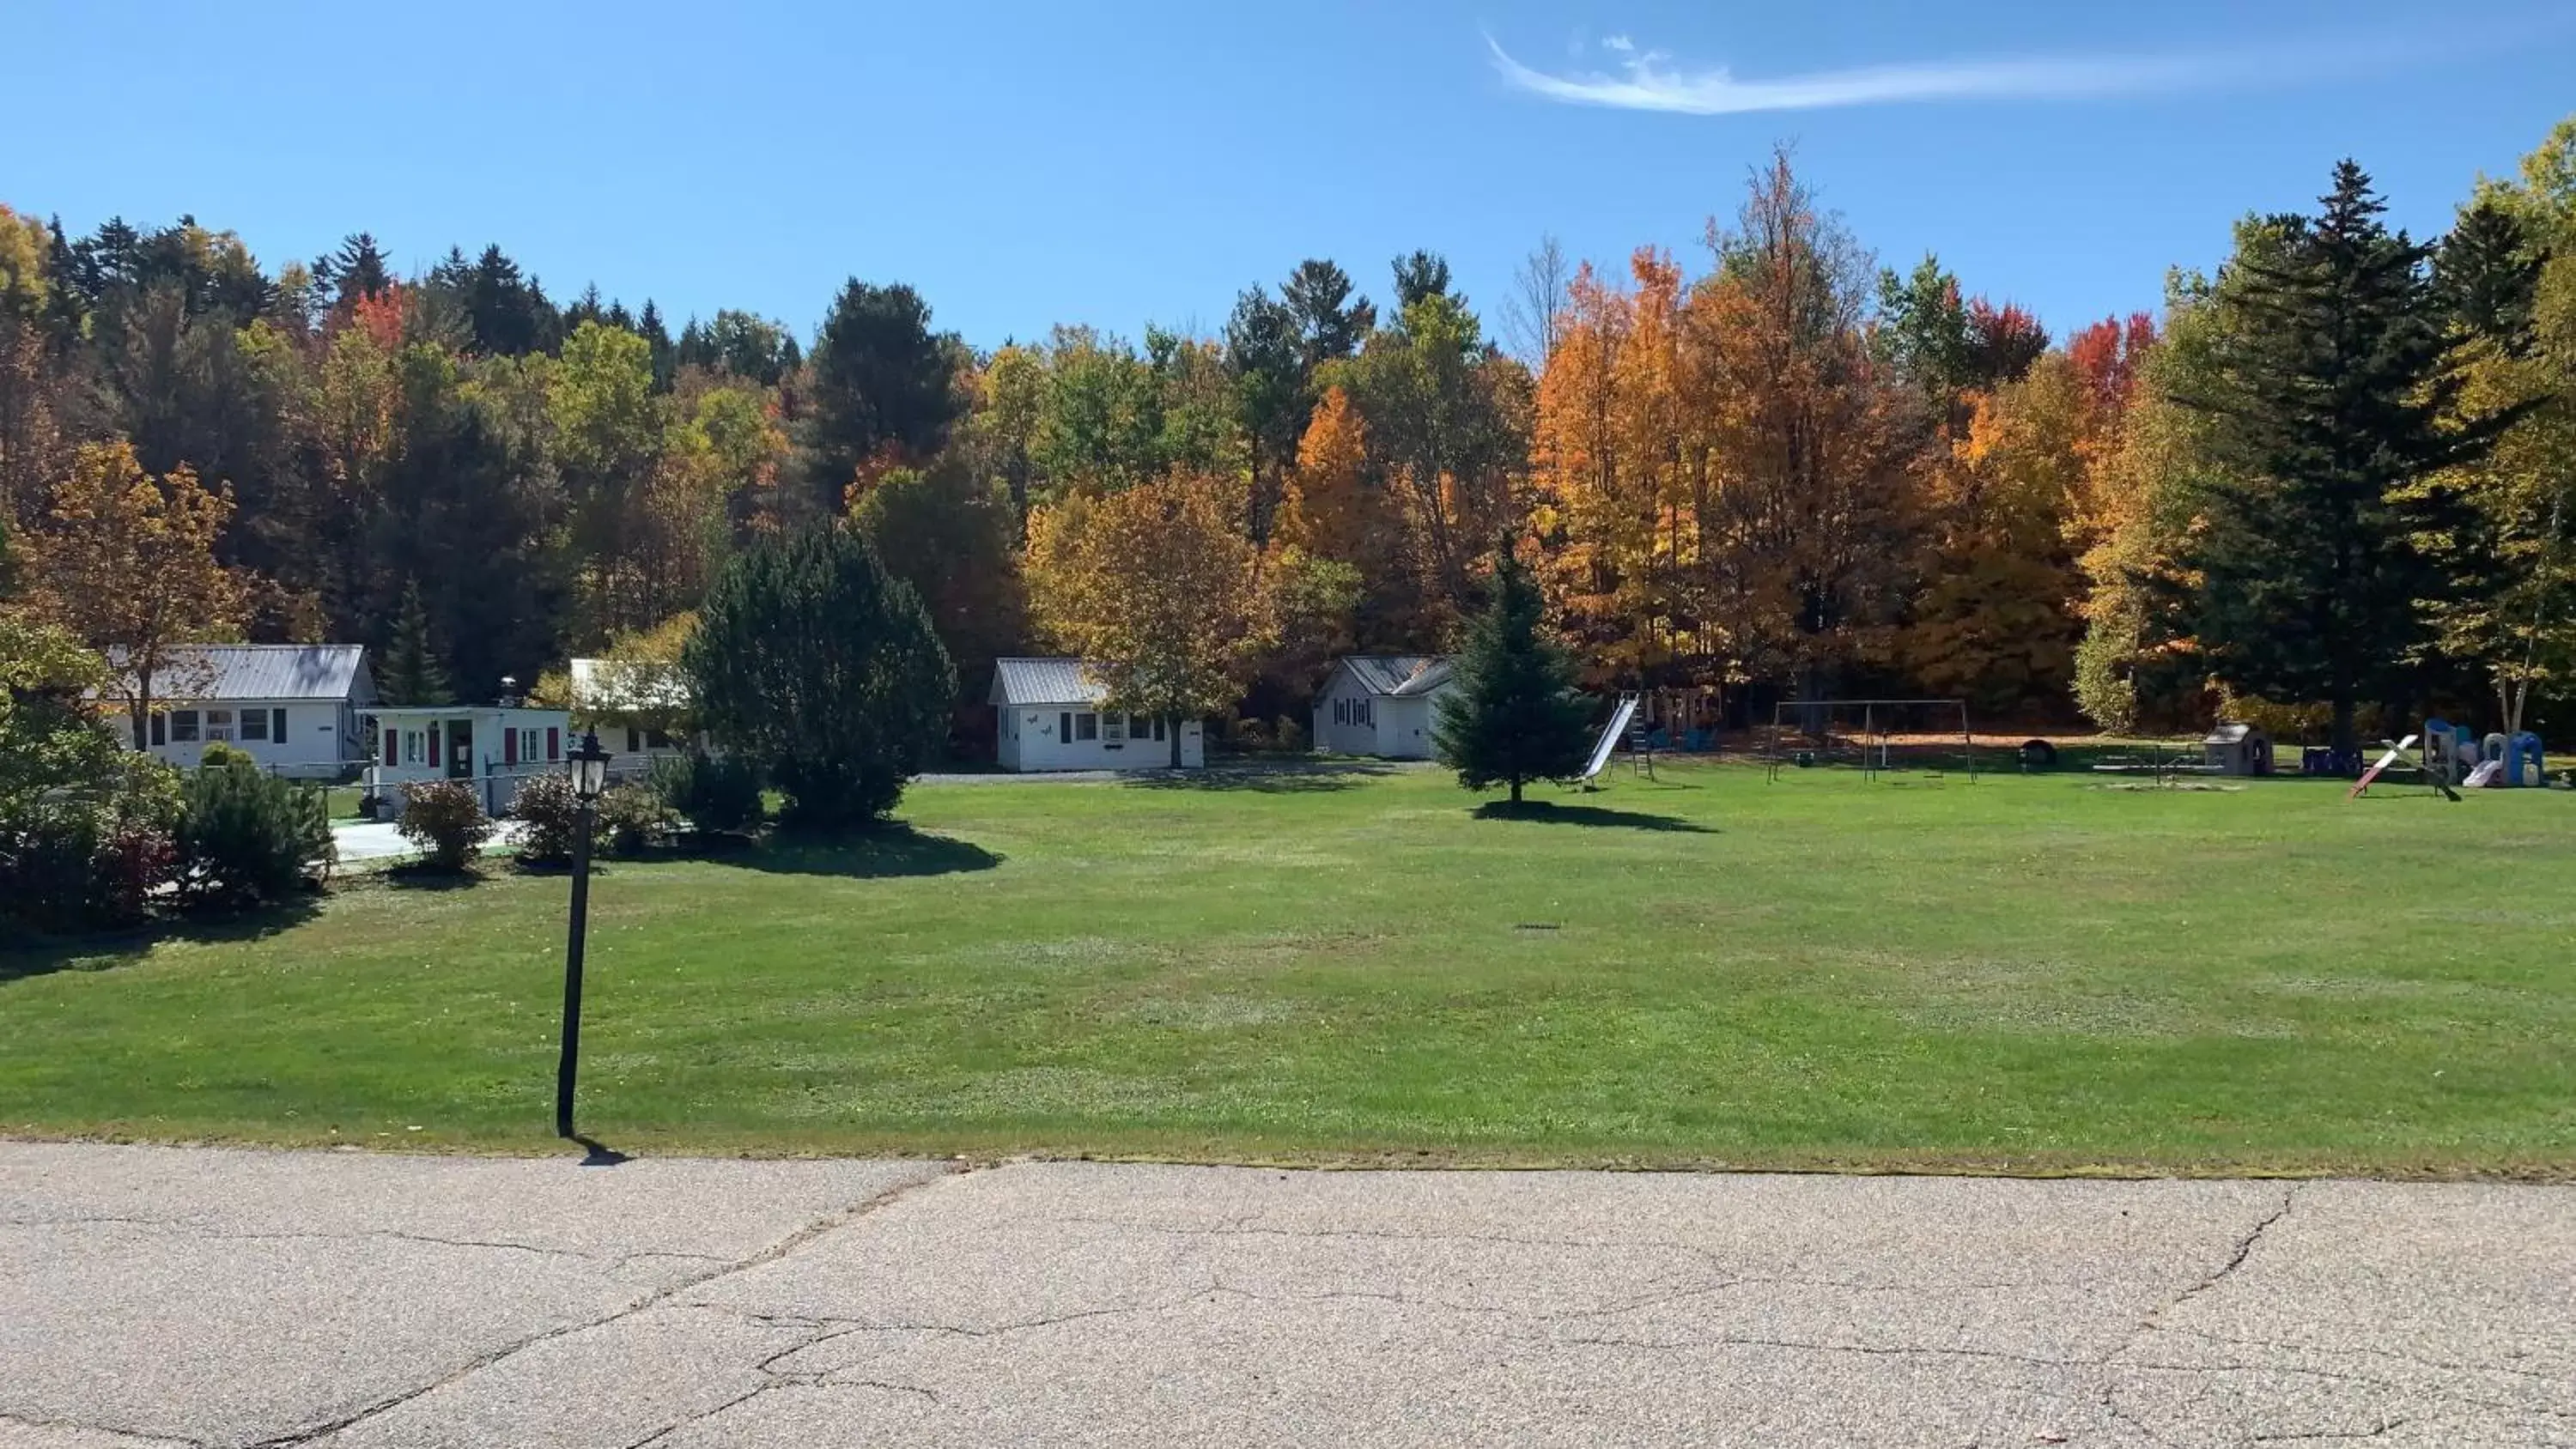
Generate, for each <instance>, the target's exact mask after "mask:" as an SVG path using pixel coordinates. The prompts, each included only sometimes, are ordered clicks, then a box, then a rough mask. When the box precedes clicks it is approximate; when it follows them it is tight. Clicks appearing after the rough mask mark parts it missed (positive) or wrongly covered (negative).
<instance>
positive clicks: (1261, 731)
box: [1225, 719, 1270, 750]
mask: <svg viewBox="0 0 2576 1449" xmlns="http://www.w3.org/2000/svg"><path fill="white" fill-rule="evenodd" d="M1225 738H1226V743H1227V744H1230V745H1232V746H1233V747H1234V748H1236V749H1238V750H1265V749H1268V748H1269V747H1270V727H1269V726H1268V725H1265V724H1263V723H1262V722H1261V721H1259V720H1257V719H1238V720H1230V721H1228V722H1227V724H1226V727H1225Z"/></svg>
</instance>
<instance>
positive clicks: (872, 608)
mask: <svg viewBox="0 0 2576 1449" xmlns="http://www.w3.org/2000/svg"><path fill="white" fill-rule="evenodd" d="M680 663H681V668H682V669H683V670H684V671H686V673H687V675H688V679H689V690H690V697H691V699H692V700H694V701H695V703H696V706H697V711H698V720H699V724H700V727H701V728H702V729H703V731H704V733H705V735H706V739H707V742H708V743H709V744H711V745H713V746H715V747H716V748H717V749H719V750H722V751H724V752H725V753H727V754H729V755H732V756H735V757H737V758H739V759H743V760H747V761H749V762H751V763H752V764H754V765H757V766H758V767H759V768H760V770H761V772H762V773H763V774H765V775H767V776H768V777H769V780H770V783H772V784H774V785H776V786H777V787H778V789H779V790H780V792H782V793H783V794H785V795H786V796H787V818H788V819H789V820H791V821H794V822H796V823H798V824H805V825H824V826H832V825H857V824H864V823H865V822H867V821H869V820H872V819H875V818H876V817H879V816H882V815H884V814H885V813H886V812H887V811H889V810H892V809H893V808H894V806H895V802H896V801H897V800H898V799H900V798H902V795H903V785H904V781H906V780H908V779H910V778H911V777H912V776H914V775H917V774H919V773H920V772H921V769H922V767H923V766H924V765H926V764H928V763H929V762H930V759H931V756H932V752H933V751H935V750H936V749H937V748H938V746H939V744H940V742H941V740H943V739H944V738H945V737H946V735H947V726H948V707H949V699H950V696H951V694H952V693H953V692H954V690H955V688H956V678H955V675H954V673H953V672H952V671H951V669H950V668H949V663H948V652H947V650H945V649H943V648H941V647H940V643H939V635H938V634H937V632H935V631H934V630H933V629H932V627H931V622H930V614H929V612H928V611H927V610H925V609H924V608H923V607H922V604H921V596H920V595H919V594H916V593H914V592H913V590H912V586H911V585H910V584H907V583H905V582H903V581H902V580H901V579H899V578H897V577H895V576H894V574H893V573H891V572H890V571H889V570H888V569H887V568H886V567H885V565H884V564H883V563H882V562H880V561H879V560H878V558H877V551H876V549H875V548H874V547H873V546H872V545H870V544H869V543H868V541H867V539H866V538H865V537H863V536H862V535H860V534H859V533H858V532H856V531H855V530H852V529H846V528H819V529H812V530H808V531H806V532H804V533H800V534H796V535H793V536H791V537H789V538H786V539H784V540H776V541H771V540H764V541H762V542H760V543H758V544H755V545H754V546H753V547H751V548H749V549H746V550H744V551H743V552H741V553H738V554H736V555H734V557H733V559H732V560H731V561H730V562H728V563H727V564H726V565H725V570H724V572H723V573H722V574H720V575H718V576H717V578H716V582H715V587H714V588H713V589H712V590H710V591H709V592H708V595H707V602H706V605H705V607H704V608H702V609H700V610H699V611H698V629H697V632H696V633H695V634H692V635H690V636H689V642H688V644H687V645H686V646H685V647H684V648H683V649H682V650H681V653H680Z"/></svg>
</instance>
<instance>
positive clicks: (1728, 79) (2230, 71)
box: [1485, 35, 2351, 116]
mask: <svg viewBox="0 0 2576 1449" xmlns="http://www.w3.org/2000/svg"><path fill="white" fill-rule="evenodd" d="M1485 45H1486V47H1487V48H1488V49H1490V50H1491V51H1492V52H1493V56H1494V68H1495V69H1496V70H1497V71H1500V72H1501V73H1502V76H1503V78H1504V79H1505V80H1507V81H1509V82H1510V83H1511V84H1512V85H1514V86H1516V87H1518V88H1519V89H1521V90H1524V91H1528V92H1529V93H1531V94H1532V95H1538V96H1544V97H1546V98H1547V99H1549V100H1553V101H1564V102H1566V103H1568V104H1571V105H1584V106H1611V107H1616V108H1619V109H1622V110H1632V111H1673V112H1678V113H1681V114H1684V115H1692V116H1726V115H1738V114H1743V113H1747V112H1753V111H1806V110H1817V109H1821V108H1824V107H1829V106H1870V105H1892V104H1900V103H1905V102H1918V101H1966V100H1995V101H2002V100H2078V99H2087V98H2093V97H2105V96H2122V95H2141V94H2148V93H2153V92H2165V91H2178V90H2189V89H2197V88H2203V87H2209V86H2220V85H2229V84H2237V83H2243V82H2249V81H2254V80H2259V79H2279V78H2281V76H2282V74H2283V71H2284V69H2285V68H2289V69H2298V70H2307V69H2309V68H2311V67H2312V66H2314V65H2315V64H2316V63H2317V62H2318V60H2319V59H2320V56H2319V54H2318V52H2317V51H2316V50H2313V49H2311V50H2305V51H2302V52H2299V53H2298V54H2296V55H2295V56H2292V55H2287V54H2276V53H2263V54H2257V53H2252V52H2236V53H2232V54H2226V55H2132V56H2057V57H2046V58H2027V59H2017V60H1955V61H1931V62H1924V63H1919V64H1912V65H1885V66H1869V67H1864V68H1860V69H1855V70H1831V71H1814V72H1811V73H1809V74H1806V75H1792V76H1781V77H1778V78H1776V79H1772V80H1738V79H1736V78H1735V75H1734V73H1733V72H1731V71H1729V70H1728V69H1727V68H1726V67H1724V66H1709V67H1705V68H1699V69H1688V68H1682V67H1678V66H1676V65H1675V64H1674V63H1673V59H1672V57H1671V56H1670V55H1667V54H1666V53H1664V52H1662V51H1658V50H1640V49H1638V48H1637V47H1636V45H1635V44H1634V43H1633V42H1632V41H1630V39H1629V38H1628V37H1627V36H1624V35H1614V36H1610V37H1608V38H1606V39H1604V40H1603V41H1602V42H1601V47H1602V49H1603V50H1605V51H1607V52H1609V53H1610V54H1609V60H1610V63H1611V65H1612V67H1613V68H1612V69H1611V70H1609V71H1596V72H1591V73H1573V74H1566V75H1550V74H1548V73H1546V72H1544V71H1538V70H1533V69H1531V68H1530V67H1528V66H1526V65H1523V64H1521V63H1520V62H1519V61H1517V60H1514V59H1513V58H1512V57H1511V55H1510V53H1509V52H1507V51H1505V50H1504V49H1503V47H1502V45H1501V43H1500V42H1498V41H1496V40H1495V39H1494V38H1493V36H1491V35H1487V36H1486V37H1485ZM2339 54H2340V56H2341V58H2346V59H2349V58H2351V53H2350V52H2349V51H2343V52H2340V53H2339Z"/></svg>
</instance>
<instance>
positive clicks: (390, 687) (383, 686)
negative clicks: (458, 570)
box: [376, 579, 456, 704]
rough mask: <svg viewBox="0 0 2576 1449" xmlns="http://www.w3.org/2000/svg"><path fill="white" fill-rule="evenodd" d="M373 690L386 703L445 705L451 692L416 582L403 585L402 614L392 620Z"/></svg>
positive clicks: (418, 581)
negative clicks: (392, 627) (392, 629)
mask: <svg viewBox="0 0 2576 1449" xmlns="http://www.w3.org/2000/svg"><path fill="white" fill-rule="evenodd" d="M376 688H377V691H378V692H379V693H381V694H382V695H383V696H384V699H385V703H387V704H448V703H452V702H453V701H454V699H455V695H456V692H455V689H454V687H453V686H451V685H450V684H449V683H448V680H447V666H446V664H445V663H444V662H443V661H441V660H440V658H439V654H438V645H437V643H436V642H435V641H434V639H433V638H432V636H431V632H430V627H429V608H428V606H427V605H425V604H423V603H422V602H421V598H420V580H418V579H408V580H405V581H404V583H403V594H402V611H401V612H400V613H399V614H397V615H396V616H395V617H394V637H393V640H392V642H391V643H389V644H387V645H386V646H385V667H384V671H383V673H382V675H381V676H380V677H379V678H378V679H377V681H376Z"/></svg>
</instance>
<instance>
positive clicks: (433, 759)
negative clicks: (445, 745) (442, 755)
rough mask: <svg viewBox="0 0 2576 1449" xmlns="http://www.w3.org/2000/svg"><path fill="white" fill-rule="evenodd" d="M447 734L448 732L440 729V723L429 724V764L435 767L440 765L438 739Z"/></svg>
mask: <svg viewBox="0 0 2576 1449" xmlns="http://www.w3.org/2000/svg"><path fill="white" fill-rule="evenodd" d="M445 733H447V731H446V730H444V729H441V728H439V725H438V721H436V720H431V721H430V722H429V762H430V763H431V764H433V765H435V764H437V763H438V737H439V736H440V735H443V734H445Z"/></svg>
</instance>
